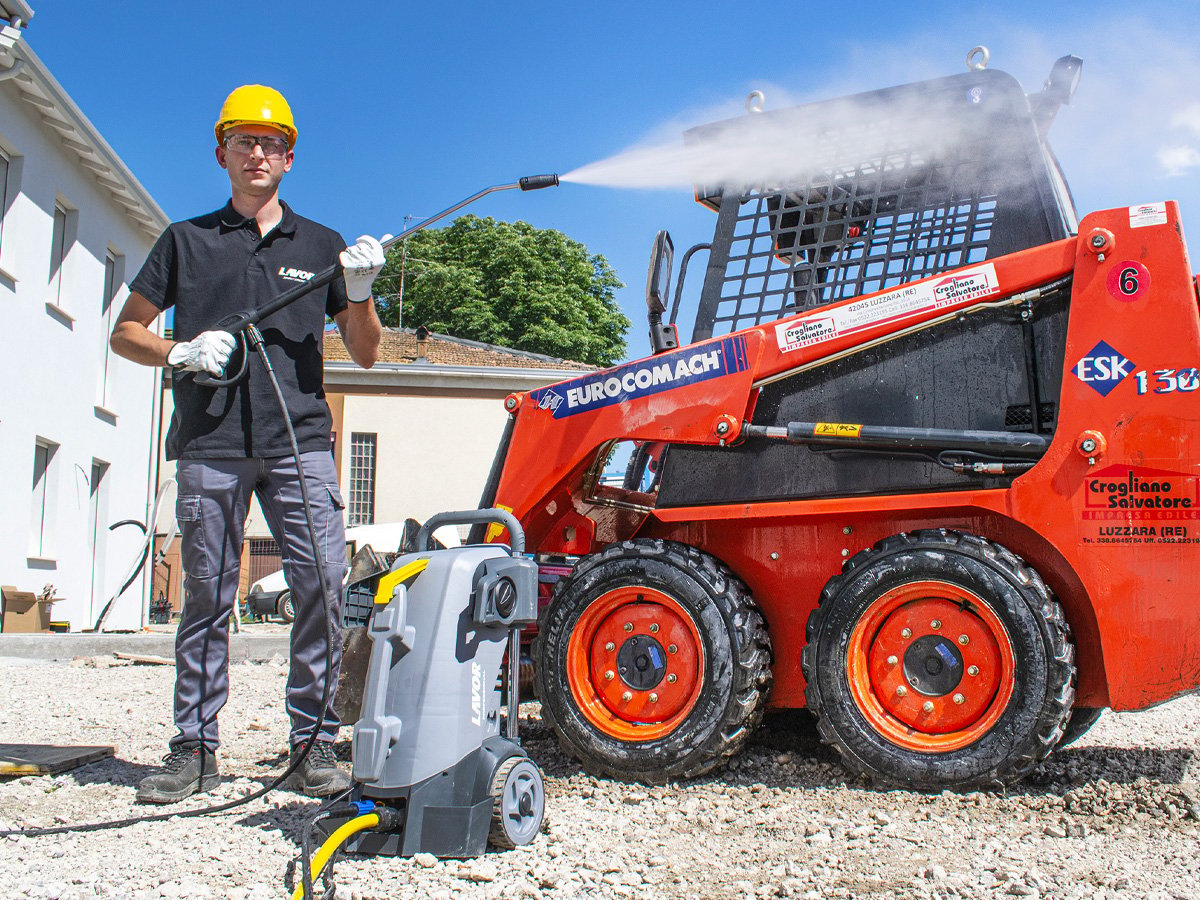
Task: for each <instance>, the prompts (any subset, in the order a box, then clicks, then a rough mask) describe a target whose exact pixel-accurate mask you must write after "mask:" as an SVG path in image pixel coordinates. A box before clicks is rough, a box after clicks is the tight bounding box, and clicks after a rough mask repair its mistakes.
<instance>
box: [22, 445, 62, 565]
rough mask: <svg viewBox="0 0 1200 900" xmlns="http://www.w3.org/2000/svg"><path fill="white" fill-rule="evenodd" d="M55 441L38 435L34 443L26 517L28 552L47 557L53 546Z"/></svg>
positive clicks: (41, 557)
mask: <svg viewBox="0 0 1200 900" xmlns="http://www.w3.org/2000/svg"><path fill="white" fill-rule="evenodd" d="M57 454H58V444H56V443H54V442H53V441H48V440H46V439H45V438H38V439H37V441H36V442H35V443H34V445H33V491H32V503H31V509H30V520H29V555H30V556H31V557H36V558H38V559H50V558H52V556H53V547H54V520H55V507H56V503H55V500H56V499H57V490H56V487H57V478H56V475H57V472H58V467H57V466H56V465H55V456H56V455H57Z"/></svg>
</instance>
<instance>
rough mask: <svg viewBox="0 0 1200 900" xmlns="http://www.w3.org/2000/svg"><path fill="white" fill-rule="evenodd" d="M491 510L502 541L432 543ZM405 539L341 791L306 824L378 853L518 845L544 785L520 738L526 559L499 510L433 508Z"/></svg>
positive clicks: (531, 827)
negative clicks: (347, 789) (407, 547)
mask: <svg viewBox="0 0 1200 900" xmlns="http://www.w3.org/2000/svg"><path fill="white" fill-rule="evenodd" d="M488 523H494V524H495V525H502V526H504V527H505V528H507V529H508V533H509V535H510V540H511V545H510V546H505V545H503V544H496V543H489V544H476V545H471V546H465V547H454V548H450V549H431V541H432V538H433V532H434V530H435V529H436V528H438V527H440V526H443V525H459V524H463V525H473V524H479V525H483V524H488ZM414 544H415V550H414V551H413V552H402V553H401V554H400V555H399V556H397V557H396V558H395V559H394V561H392V562H391V565H390V568H389V569H388V570H387V571H386V572H380V573H377V576H376V577H377V578H378V582H377V587H376V589H375V594H374V610H373V611H372V614H371V616H370V619H369V622H368V624H367V626H366V627H367V633H368V635H369V637H370V640H371V648H370V657H369V662H368V664H367V674H366V681H365V686H364V690H363V696H362V705H361V711H360V715H359V718H358V721H357V722H356V724H355V725H354V735H353V744H352V755H353V769H352V778H353V782H354V783H353V787H352V788H351V793H350V796H349V798H348V799H349V801H350V803H349V804H346V802H345V799H342V800H339V801H338V802H337V805H336V807H331V810H330V811H331V812H333V811H334V809H336V811H337V814H333V815H329V816H327V817H324V818H322V820H321V821H320V822H317V823H315V824H316V825H317V828H318V830H319V831H321V832H323V833H324V834H326V835H329V836H330V837H331V838H333V837H334V836H337V835H338V832H339V831H340V832H341V835H340V838H341V839H340V840H330V841H327V842H326V843H327V845H328V844H333V845H334V846H341V847H343V848H344V849H346V850H349V851H351V852H357V853H366V854H376V855H391V856H411V855H413V854H416V853H431V854H433V855H434V856H438V857H472V856H480V855H482V854H483V853H484V852H485V850H486V849H487V845H488V843H489V840H490V842H491V843H492V844H493V845H495V846H498V847H502V848H512V847H516V846H519V845H523V844H528V843H530V842H531V841H532V840H533V839H534V838H535V837H536V836H537V834H538V832H539V831H540V830H541V826H542V817H543V813H544V811H545V791H544V786H543V781H542V773H541V770H540V769H539V768H538V767H537V765H536V764H535V763H534V762H533V761H532V760H531V759H530V758H529V757H528V756H527V755H526V753H525V751H524V750H523V749H522V748H521V745H520V743H518V740H517V717H518V707H519V704H520V696H519V684H518V682H519V678H518V677H517V674H518V660H519V649H520V648H519V640H520V632H521V628H522V626H523V625H526V624H529V623H531V622H533V621H534V620H535V619H536V617H537V563H536V562H535V561H534V560H533V559H530V558H526V557H523V556H522V555H521V554H522V553H523V551H524V546H525V538H524V533H523V531H522V530H521V526H520V524H519V523H518V522H517V520H516V519H515V518H514V517H513V516H512V515H511V514H510V513H508V512H505V511H504V510H499V509H480V510H469V511H464V512H448V513H441V514H439V515H435V516H433V517H432V518H431V519H429V521H427V522H426V523H425V524H424V525H423V526H422V527H421V529H420V530H419V531H418V532H417V534H416V538H415V541H414ZM402 549H403V548H402ZM362 583H363V582H362V581H360V582H359V583H358V584H359V585H360V586H361V585H362ZM506 651H507V671H506V677H505V678H504V679H503V680H502V679H501V678H500V674H501V670H502V667H503V666H504V664H505V653H506ZM502 707H503V708H504V709H503V715H502ZM502 725H503V728H502ZM502 731H503V733H502ZM352 809H353V810H355V812H351V811H350V810H352ZM315 868H320V867H319V866H317V867H315Z"/></svg>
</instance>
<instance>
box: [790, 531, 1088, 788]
mask: <svg viewBox="0 0 1200 900" xmlns="http://www.w3.org/2000/svg"><path fill="white" fill-rule="evenodd" d="M807 637H808V643H807V646H806V647H805V648H804V652H803V654H802V665H803V668H804V677H805V678H806V679H807V681H808V686H807V688H806V693H805V699H806V700H807V703H808V707H809V709H811V710H812V711H813V713H814V714H815V715H816V716H817V725H818V729H819V731H820V734H821V739H822V740H823V741H825V743H827V744H830V745H831V746H833V747H834V748H835V749H836V750H837V751H838V752H839V753H840V754H841V756H842V759H843V761H844V762H845V764H846V765H847V767H848V768H850V769H852V770H853V771H854V772H856V773H861V774H865V775H867V776H869V777H871V778H872V779H873V780H874V781H876V782H880V783H883V784H889V785H895V786H899V787H906V788H910V789H916V790H942V789H945V788H955V789H970V788H977V787H989V786H996V785H1002V784H1007V783H1009V782H1012V781H1015V780H1017V779H1019V778H1021V777H1022V776H1023V775H1025V774H1026V773H1028V772H1029V771H1030V770H1031V769H1032V768H1033V767H1034V766H1036V765H1037V764H1038V763H1039V762H1040V761H1041V760H1042V759H1044V758H1045V757H1046V754H1048V753H1049V752H1050V750H1051V749H1053V747H1054V746H1055V745H1056V744H1057V743H1058V742H1059V739H1060V738H1061V737H1062V734H1063V728H1064V727H1065V725H1066V723H1067V717H1068V716H1069V715H1070V712H1071V702H1072V700H1073V699H1074V695H1075V665H1074V661H1075V646H1074V644H1073V643H1072V641H1071V633H1070V629H1069V628H1068V627H1067V623H1066V621H1065V620H1064V618H1063V614H1062V609H1061V607H1060V606H1059V605H1058V603H1057V602H1056V601H1055V599H1054V597H1053V595H1052V594H1051V593H1050V590H1049V589H1048V588H1047V587H1046V585H1045V583H1043V581H1042V579H1041V578H1040V577H1039V576H1038V574H1037V573H1036V572H1035V571H1033V570H1032V569H1031V568H1029V566H1027V565H1026V564H1025V563H1024V562H1023V561H1022V560H1021V559H1020V558H1018V557H1017V556H1016V555H1014V554H1013V553H1012V552H1010V551H1008V550H1006V549H1005V548H1003V547H1001V546H999V545H997V544H993V543H991V542H989V541H986V540H984V539H983V538H980V537H976V536H974V535H969V534H962V533H959V532H955V531H947V530H944V529H941V530H936V531H920V532H916V533H913V534H898V535H894V536H893V537H889V538H886V539H885V540H883V541H880V542H879V543H878V544H876V545H875V546H874V547H872V548H871V549H869V550H864V551H862V552H861V553H859V554H857V555H856V556H855V557H853V558H852V559H851V560H850V561H849V562H848V563H847V564H846V567H845V569H844V571H843V573H842V574H841V575H839V576H838V577H836V578H833V579H831V580H830V582H829V584H828V585H826V587H825V590H824V591H823V592H822V594H821V603H820V606H818V608H817V609H815V610H814V611H813V612H812V614H811V615H810V616H809V619H808V630H807Z"/></svg>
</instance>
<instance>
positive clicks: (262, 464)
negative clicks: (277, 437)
mask: <svg viewBox="0 0 1200 900" xmlns="http://www.w3.org/2000/svg"><path fill="white" fill-rule="evenodd" d="M300 459H301V462H302V463H303V466H304V478H305V484H306V485H307V486H308V496H309V502H310V503H311V505H312V513H313V521H314V524H315V525H316V532H317V542H318V544H319V546H320V548H321V555H322V557H323V559H322V560H321V564H322V565H323V566H324V569H325V579H326V583H327V585H328V586H329V597H328V598H327V601H326V603H325V604H324V607H325V609H327V610H328V613H329V616H330V617H331V620H332V623H331V624H332V633H333V646H332V648H331V650H332V653H331V654H330V655H331V661H332V666H331V667H330V668H329V670H328V671H326V658H325V657H326V642H327V637H326V628H325V618H324V616H323V613H322V608H323V606H322V603H321V588H320V581H319V580H318V576H317V569H316V566H315V565H314V561H313V549H312V541H311V539H310V537H309V530H308V523H307V521H306V519H305V515H304V506H303V503H302V501H301V495H300V481H299V479H298V478H297V476H296V463H295V461H294V460H293V459H292V457H290V456H284V457H276V458H270V459H181V460H180V461H179V464H178V467H177V474H176V479H177V481H178V484H179V499H178V501H177V502H176V517H177V518H178V520H179V534H180V546H181V551H182V555H183V572H184V576H183V590H184V601H183V617H182V618H181V619H180V622H179V630H178V631H177V632H176V636H175V726H176V728H178V730H179V731H178V734H177V735H176V736H175V737H174V738H172V739H171V746H172V747H173V748H177V747H180V746H185V745H192V744H203V745H204V747H206V748H207V749H209V750H215V749H216V748H217V744H218V743H219V741H218V736H217V713H218V712H219V711H220V710H221V707H222V706H224V705H225V700H226V698H227V697H228V696H229V617H230V615H231V614H233V611H234V607H235V605H236V603H237V592H238V576H239V573H240V569H241V555H242V536H243V533H244V530H245V523H246V511H247V507H248V505H249V502H250V494H251V492H253V493H254V494H256V495H257V496H258V501H259V505H260V506H261V507H262V510H263V513H264V514H265V515H266V518H267V526H268V527H269V528H270V529H271V534H272V536H274V538H275V541H276V542H277V543H278V544H279V547H280V550H281V552H282V555H283V572H284V576H285V578H286V579H287V583H288V588H289V589H290V590H291V592H292V602H293V604H294V606H295V610H296V620H295V622H293V623H292V639H291V670H290V673H289V675H288V683H287V711H288V716H289V717H290V719H291V744H292V746H295V745H296V744H298V743H300V742H301V741H303V740H305V739H307V738H308V737H309V735H311V734H312V732H313V727H314V726H315V725H316V722H317V718H318V716H319V715H320V709H321V693H322V688H323V686H324V683H325V679H326V677H328V678H329V679H330V681H329V702H328V703H327V705H326V709H325V721H324V724H322V726H321V739H322V740H333V738H334V736H336V734H337V729H338V725H339V722H338V718H337V715H336V714H335V713H334V711H333V700H334V689H335V688H336V687H337V677H338V669H339V667H340V665H341V637H340V629H339V627H338V624H339V622H340V621H341V614H340V607H341V603H340V600H341V591H342V578H343V577H344V576H345V574H346V568H347V561H346V537H345V530H344V526H343V522H342V508H343V506H344V504H343V503H342V497H341V493H340V492H339V491H338V485H337V472H336V470H335V469H334V464H333V456H332V454H330V453H329V452H328V451H313V452H309V453H303V454H301V457H300Z"/></svg>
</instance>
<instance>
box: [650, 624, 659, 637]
mask: <svg viewBox="0 0 1200 900" xmlns="http://www.w3.org/2000/svg"><path fill="white" fill-rule="evenodd" d="M650 633H651V634H658V623H657V622H655V623H654V624H653V625H651V626H650Z"/></svg>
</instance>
